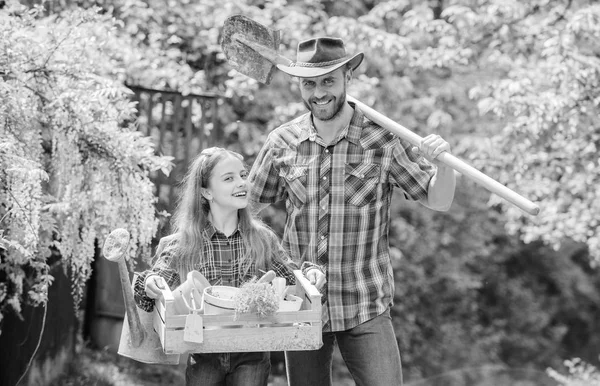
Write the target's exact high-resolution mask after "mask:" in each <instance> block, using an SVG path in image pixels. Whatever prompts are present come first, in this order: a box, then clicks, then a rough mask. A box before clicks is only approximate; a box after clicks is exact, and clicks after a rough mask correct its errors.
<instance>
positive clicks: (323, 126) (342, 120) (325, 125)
mask: <svg viewBox="0 0 600 386" xmlns="http://www.w3.org/2000/svg"><path fill="white" fill-rule="evenodd" d="M352 115H354V109H353V108H352V106H350V105H349V104H348V102H346V103H344V107H343V108H342V111H340V113H339V114H338V115H337V116H335V118H333V119H329V120H327V121H322V120H320V119H317V118H315V117H314V115H313V117H312V119H313V124H314V125H315V129H316V130H317V133H318V134H319V136H320V137H321V138H322V139H323V142H325V143H326V144H329V143H331V142H332V141H333V140H334V139H335V138H337V136H338V135H339V134H340V132H341V131H342V130H344V129H345V128H346V127H347V126H348V125H349V124H350V121H351V120H352Z"/></svg>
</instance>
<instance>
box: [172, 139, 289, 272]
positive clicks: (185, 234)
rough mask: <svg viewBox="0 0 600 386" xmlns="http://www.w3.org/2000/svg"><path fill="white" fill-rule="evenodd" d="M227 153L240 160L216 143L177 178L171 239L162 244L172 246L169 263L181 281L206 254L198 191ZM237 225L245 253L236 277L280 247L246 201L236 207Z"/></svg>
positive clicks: (263, 263)
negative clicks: (179, 187)
mask: <svg viewBox="0 0 600 386" xmlns="http://www.w3.org/2000/svg"><path fill="white" fill-rule="evenodd" d="M228 155H232V156H234V157H236V158H239V159H240V160H242V161H243V157H242V155H241V154H238V153H236V152H233V151H231V150H227V149H223V148H218V147H212V148H208V149H205V150H203V151H202V152H201V153H200V154H199V155H198V156H197V157H196V158H195V159H194V161H193V162H192V165H191V166H190V167H189V169H188V171H187V173H186V175H185V176H184V178H183V180H182V182H181V184H182V190H181V192H180V194H179V199H178V203H177V207H176V209H175V213H174V215H173V220H172V225H173V238H172V241H173V242H171V243H168V244H167V245H166V246H165V248H172V249H174V250H172V251H171V256H173V260H172V261H171V264H172V266H173V268H175V269H176V270H177V272H178V273H179V276H180V278H181V280H182V281H184V280H185V277H186V275H187V273H188V272H190V271H191V270H194V269H195V267H196V266H197V265H199V264H201V263H203V261H204V259H206V258H207V256H206V255H207V253H208V251H207V250H206V244H207V243H209V242H210V240H208V239H207V235H206V233H205V232H204V230H205V228H206V226H207V225H208V223H209V219H208V218H209V217H208V214H209V212H210V206H209V203H208V201H207V200H206V198H205V197H204V196H203V195H202V189H203V188H207V187H208V181H209V179H210V176H211V174H212V172H213V170H214V168H215V166H216V165H217V164H218V163H219V162H220V161H221V160H222V159H223V158H225V157H226V156H228ZM238 227H239V229H240V231H241V233H242V237H243V240H244V246H245V253H244V256H243V257H242V261H241V263H240V265H239V269H240V272H239V273H240V277H244V276H245V275H247V274H248V273H249V269H250V267H251V265H252V262H254V263H255V264H256V266H255V267H256V268H258V269H262V270H266V269H267V268H268V267H269V266H270V262H271V258H272V256H273V255H274V254H276V253H279V251H280V250H281V248H282V247H281V245H279V243H278V242H277V238H276V237H275V236H274V232H273V231H272V230H271V228H269V227H268V226H267V225H266V224H264V223H263V222H262V221H260V220H259V219H256V218H254V217H253V216H252V214H251V210H250V206H249V205H248V206H247V207H246V208H243V209H239V210H238ZM254 273H255V272H254ZM254 273H252V274H254Z"/></svg>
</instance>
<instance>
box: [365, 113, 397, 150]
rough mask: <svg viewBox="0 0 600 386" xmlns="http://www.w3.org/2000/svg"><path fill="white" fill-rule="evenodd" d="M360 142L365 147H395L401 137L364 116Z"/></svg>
mask: <svg viewBox="0 0 600 386" xmlns="http://www.w3.org/2000/svg"><path fill="white" fill-rule="evenodd" d="M359 138H360V142H361V144H362V145H363V146H364V147H365V148H372V147H375V148H385V147H394V146H397V145H398V144H399V142H400V143H401V142H402V141H401V140H400V138H399V137H398V136H397V135H395V134H393V133H391V132H390V131H389V130H386V129H384V128H383V127H381V126H379V125H378V124H377V123H375V122H373V121H371V120H370V119H368V118H367V117H363V120H362V123H361V127H360V136H359Z"/></svg>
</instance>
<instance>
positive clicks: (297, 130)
mask: <svg viewBox="0 0 600 386" xmlns="http://www.w3.org/2000/svg"><path fill="white" fill-rule="evenodd" d="M309 124H310V113H305V114H302V115H300V116H298V117H296V118H294V119H292V120H291V121H288V122H286V123H284V124H282V125H280V126H278V127H276V128H275V129H274V130H273V131H271V133H269V137H270V139H272V140H275V139H282V140H284V141H285V142H289V141H290V140H293V139H295V138H299V137H300V135H301V134H302V132H304V131H305V130H308V125H309Z"/></svg>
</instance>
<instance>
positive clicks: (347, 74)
mask: <svg viewBox="0 0 600 386" xmlns="http://www.w3.org/2000/svg"><path fill="white" fill-rule="evenodd" d="M351 80H352V69H351V68H349V69H348V71H346V83H350V81H351Z"/></svg>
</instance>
